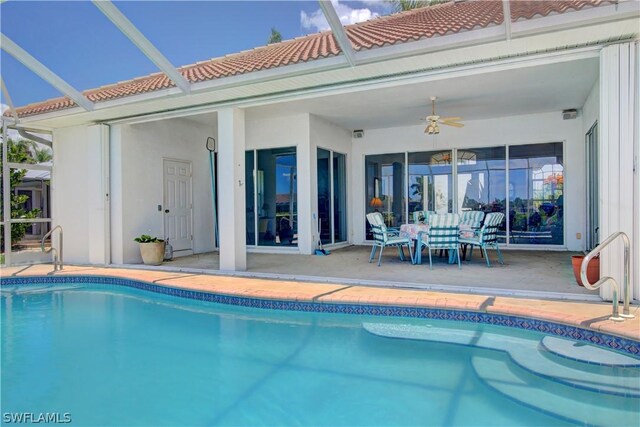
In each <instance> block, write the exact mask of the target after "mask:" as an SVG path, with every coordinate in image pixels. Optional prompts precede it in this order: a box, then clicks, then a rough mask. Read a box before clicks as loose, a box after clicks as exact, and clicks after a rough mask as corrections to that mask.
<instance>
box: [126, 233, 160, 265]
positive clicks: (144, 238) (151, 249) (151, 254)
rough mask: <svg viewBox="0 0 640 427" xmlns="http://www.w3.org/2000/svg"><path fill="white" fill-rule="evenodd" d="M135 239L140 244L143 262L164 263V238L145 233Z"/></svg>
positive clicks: (151, 263)
mask: <svg viewBox="0 0 640 427" xmlns="http://www.w3.org/2000/svg"><path fill="white" fill-rule="evenodd" d="M133 240H135V241H136V242H138V243H139V244H140V255H142V262H144V263H145V264H147V265H160V264H162V261H163V260H164V240H162V239H158V238H157V237H151V236H149V235H148V234H143V235H141V236H140V237H136V238H135V239H133Z"/></svg>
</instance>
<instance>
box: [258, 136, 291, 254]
mask: <svg viewBox="0 0 640 427" xmlns="http://www.w3.org/2000/svg"><path fill="white" fill-rule="evenodd" d="M245 156H246V157H245V162H246V171H247V172H246V180H245V182H246V183H247V184H246V206H247V245H256V244H257V245H258V246H297V245H298V218H297V215H298V197H297V195H298V183H297V158H296V148H295V147H286V148H272V149H266V150H254V151H247V152H246V155H245ZM252 226H253V228H252Z"/></svg>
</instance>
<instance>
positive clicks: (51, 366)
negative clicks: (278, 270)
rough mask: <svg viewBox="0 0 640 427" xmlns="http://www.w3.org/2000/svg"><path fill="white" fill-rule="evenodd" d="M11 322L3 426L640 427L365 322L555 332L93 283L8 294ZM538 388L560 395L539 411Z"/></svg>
mask: <svg viewBox="0 0 640 427" xmlns="http://www.w3.org/2000/svg"><path fill="white" fill-rule="evenodd" d="M1 309H2V318H1V320H2V326H1V327H2V384H1V385H2V390H1V393H2V394H1V398H2V402H1V403H2V412H3V414H6V413H19V412H30V413H36V414H37V413H43V412H46V413H52V412H56V413H61V414H62V413H69V414H70V417H71V419H72V425H251V426H261V425H314V426H316V425H332V426H338V425H345V426H360V425H362V426H365V425H366V426H373V425H393V426H400V425H483V426H488V425H492V426H499V425H509V426H517V425H538V426H542V425H544V426H555V425H574V424H576V423H577V422H588V423H590V424H598V423H597V422H593V420H594V419H595V420H596V421H597V420H598V419H605V418H606V419H610V420H611V423H610V425H637V424H638V422H640V418H639V417H640V416H638V415H637V414H638V413H639V410H640V407H639V403H638V402H639V401H638V398H637V397H633V396H632V397H629V396H619V395H606V396H605V395H602V396H605V398H604V399H600V397H601V396H600V393H598V392H594V391H585V390H577V389H576V390H577V393H578V394H577V395H576V396H577V397H576V398H575V399H576V400H575V402H576V405H579V404H580V402H579V400H581V401H584V400H585V399H587V400H588V399H591V398H592V401H593V402H600V403H597V405H596V404H595V403H592V404H591V406H590V413H589V414H586V415H584V416H586V417H587V420H581V419H580V418H579V417H580V416H582V415H576V416H577V417H578V419H577V420H576V419H573V418H571V417H567V416H566V414H567V412H566V411H565V412H561V413H558V412H557V411H555V410H554V409H553V403H552V402H545V401H544V399H548V400H551V399H556V398H557V396H560V398H561V399H565V400H566V401H568V402H572V399H573V398H572V396H571V394H570V393H567V387H568V386H566V385H560V384H557V383H555V382H554V381H551V380H550V379H549V378H544V377H542V376H536V375H533V374H532V373H530V372H523V371H522V369H520V368H518V367H514V366H512V365H513V363H510V361H509V360H508V356H507V355H506V354H505V352H504V351H496V350H487V349H479V348H476V347H473V346H463V345H454V344H449V343H442V342H433V341H428V340H421V339H402V338H396V339H393V338H390V337H386V336H380V335H376V334H374V333H371V331H370V330H367V329H366V328H365V327H363V325H376V326H377V327H383V328H384V327H387V326H391V327H392V329H393V327H394V326H398V325H399V326H400V327H401V328H405V327H412V326H415V327H416V328H418V330H426V329H428V328H433V330H437V331H440V332H442V331H443V330H444V331H446V330H451V331H463V332H464V331H466V332H469V331H471V332H473V333H474V334H475V335H476V336H482V335H489V336H491V337H495V336H498V337H500V336H502V337H504V339H505V340H507V341H509V340H511V339H513V340H520V341H518V342H525V341H530V342H532V343H537V342H539V341H540V339H541V338H542V335H541V334H537V333H533V332H529V331H523V330H515V329H509V328H504V327H498V326H488V325H476V324H460V323H455V322H445V321H433V320H421V319H406V318H385V317H366V316H356V315H335V314H321V313H299V312H286V311H277V310H260V309H252V308H243V307H237V306H226V305H220V304H213V303H205V302H199V301H193V300H187V299H178V298H175V297H170V296H163V295H158V294H153V293H150V292H145V291H139V290H134V289H128V288H119V287H110V286H108V285H89V284H86V285H83V284H73V285H68V286H63V285H51V286H40V287H36V286H29V287H12V288H8V289H3V291H2V297H1ZM420 328H422V329H420ZM425 328H426V329H425ZM522 340H525V341H522ZM558 363H559V364H560V363H562V364H564V365H567V364H568V365H572V364H573V365H576V366H577V365H578V364H579V363H578V362H573V361H568V360H565V361H562V362H560V361H558ZM573 365H572V367H574V368H575V367H576V366H573ZM579 365H581V366H580V369H586V372H590V371H589V370H592V372H596V373H599V374H606V375H611V376H614V377H615V376H619V377H621V378H622V379H624V378H625V377H626V378H627V380H628V379H629V378H636V377H637V376H638V369H637V368H624V369H621V368H609V367H601V366H593V365H592V366H591V367H589V366H588V365H586V364H584V363H582V364H579ZM582 365H586V366H582ZM483 369H484V371H485V372H484V373H483ZM512 369H513V372H515V373H516V374H517V375H518V378H522V379H523V381H525V382H526V387H524V388H522V389H521V395H516V396H513V395H510V394H509V393H510V391H509V389H506V390H505V389H499V386H500V382H501V381H503V380H502V379H501V378H497V379H496V378H489V379H488V378H486V375H487V372H489V374H490V375H489V376H491V375H493V373H502V372H512V371H511V370H512ZM483 375H484V376H483ZM505 381H506V382H508V381H510V380H509V379H508V378H507V380H505ZM638 381H640V377H638ZM492 384H493V386H492ZM507 385H509V386H514V384H507ZM496 387H498V388H496ZM515 387H518V384H515ZM511 390H513V389H511ZM516 390H517V389H516ZM528 390H539V391H541V392H542V391H544V393H547V394H549V396H548V397H546V398H545V397H544V396H545V395H541V396H542V397H537V398H536V399H538V400H527V399H528V397H527V396H529V395H530V393H529V392H528ZM547 390H548V392H547ZM580 393H582V394H580ZM584 393H587V394H589V396H587V397H586V398H585V397H584ZM533 394H535V393H533ZM553 396H556V397H553ZM523 399H524V400H526V401H523ZM540 399H542V401H541V400H540ZM563 406H566V404H564V405H563ZM579 409H580V407H579V406H576V409H575V411H569V412H578V410H579ZM593 414H599V415H601V417H600V418H598V417H597V416H596V417H595V418H593ZM611 417H613V418H611ZM588 420H592V421H588Z"/></svg>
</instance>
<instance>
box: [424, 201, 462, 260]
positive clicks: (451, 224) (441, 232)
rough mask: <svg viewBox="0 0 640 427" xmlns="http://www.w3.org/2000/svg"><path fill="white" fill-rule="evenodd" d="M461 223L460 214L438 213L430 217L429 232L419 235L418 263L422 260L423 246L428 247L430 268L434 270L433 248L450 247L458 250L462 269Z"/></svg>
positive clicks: (457, 254) (457, 253)
mask: <svg viewBox="0 0 640 427" xmlns="http://www.w3.org/2000/svg"><path fill="white" fill-rule="evenodd" d="M459 225H460V216H459V215H458V214H449V213H448V214H437V215H432V216H431V217H429V233H428V234H422V233H420V234H419V235H418V247H417V248H416V250H417V252H416V258H417V263H418V264H419V263H420V261H421V258H422V248H423V247H426V248H427V250H428V251H429V269H431V270H433V260H432V257H431V249H449V250H451V251H453V250H455V251H456V257H457V260H458V270H460V269H461V265H460V247H459V244H458V239H459V229H460V228H459Z"/></svg>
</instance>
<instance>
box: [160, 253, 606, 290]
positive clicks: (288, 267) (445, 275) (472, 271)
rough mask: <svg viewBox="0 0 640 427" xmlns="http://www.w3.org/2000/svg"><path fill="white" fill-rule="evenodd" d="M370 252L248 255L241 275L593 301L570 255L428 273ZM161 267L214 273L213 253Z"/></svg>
mask: <svg viewBox="0 0 640 427" xmlns="http://www.w3.org/2000/svg"><path fill="white" fill-rule="evenodd" d="M370 252H371V247H370V246H348V247H346V248H342V249H338V250H334V251H332V253H331V255H329V256H315V255H293V254H260V253H249V254H248V255H247V267H248V268H247V273H248V274H249V275H255V276H258V277H261V276H262V277H278V278H284V279H297V280H307V281H322V282H331V283H349V284H364V285H380V286H389V285H395V286H400V287H412V288H424V289H439V290H451V291H455V292H472V293H480V292H482V293H489V294H498V295H519V294H520V295H537V294H538V293H548V295H547V297H549V298H571V299H574V298H575V299H594V298H595V297H597V295H598V292H597V291H589V290H587V289H585V288H583V287H580V286H578V285H577V284H576V282H575V279H574V277H573V271H572V267H571V255H574V254H575V253H573V252H557V251H556V252H552V251H548V252H541V251H521V250H517V251H516V250H513V251H503V254H504V259H505V264H504V265H500V264H499V263H498V262H497V260H496V254H495V251H489V258H490V260H491V268H487V266H486V264H485V261H484V259H483V258H480V256H479V252H478V251H477V250H476V251H474V257H473V259H472V260H471V261H463V263H462V269H461V270H458V267H457V264H454V265H450V264H447V260H446V257H442V258H439V257H434V266H433V270H429V259H428V257H423V264H422V265H411V264H410V263H409V262H402V261H400V260H399V258H398V255H397V251H396V250H395V249H394V248H388V249H387V250H385V252H384V256H383V258H382V265H381V266H380V267H378V266H377V265H376V263H375V262H372V263H371V264H369V263H368V260H369V254H370ZM164 267H169V268H172V267H174V268H178V269H180V270H183V271H189V270H193V271H198V270H218V269H219V258H218V253H215V252H212V253H206V254H199V255H192V256H188V257H181V258H175V259H174V260H173V261H170V262H165V263H164V264H163V265H162V267H161V268H164ZM470 288H475V290H472V289H470ZM537 296H539V297H544V295H543V294H540V295H537Z"/></svg>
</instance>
